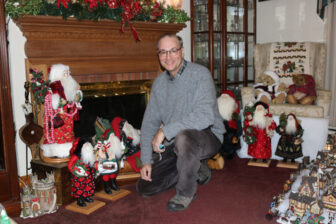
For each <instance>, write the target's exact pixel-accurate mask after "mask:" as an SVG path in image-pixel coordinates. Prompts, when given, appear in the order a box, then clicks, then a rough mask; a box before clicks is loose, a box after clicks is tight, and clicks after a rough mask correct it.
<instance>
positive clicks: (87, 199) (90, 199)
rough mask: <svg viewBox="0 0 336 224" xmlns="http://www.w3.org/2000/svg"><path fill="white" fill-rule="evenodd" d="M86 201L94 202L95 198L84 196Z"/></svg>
mask: <svg viewBox="0 0 336 224" xmlns="http://www.w3.org/2000/svg"><path fill="white" fill-rule="evenodd" d="M84 201H86V202H89V203H92V202H93V199H92V198H90V197H86V198H84Z"/></svg>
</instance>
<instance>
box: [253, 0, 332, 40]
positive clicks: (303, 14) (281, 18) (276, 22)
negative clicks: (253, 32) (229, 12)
mask: <svg viewBox="0 0 336 224" xmlns="http://www.w3.org/2000/svg"><path fill="white" fill-rule="evenodd" d="M316 4H317V3H316V0H269V1H265V2H258V3H257V43H267V42H274V41H314V42H325V40H326V35H325V28H326V26H325V24H326V23H325V21H323V20H321V19H320V17H319V16H318V15H317V14H316Z"/></svg>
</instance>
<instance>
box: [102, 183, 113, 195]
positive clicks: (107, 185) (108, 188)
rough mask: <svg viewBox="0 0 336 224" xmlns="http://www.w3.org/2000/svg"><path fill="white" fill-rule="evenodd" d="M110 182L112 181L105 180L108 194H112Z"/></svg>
mask: <svg viewBox="0 0 336 224" xmlns="http://www.w3.org/2000/svg"><path fill="white" fill-rule="evenodd" d="M109 182H110V181H109V180H108V181H104V191H105V193H106V194H112V191H111V188H110V185H109Z"/></svg>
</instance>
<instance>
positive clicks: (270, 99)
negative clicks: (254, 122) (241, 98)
mask: <svg viewBox="0 0 336 224" xmlns="http://www.w3.org/2000/svg"><path fill="white" fill-rule="evenodd" d="M253 87H254V89H255V97H256V101H262V102H264V103H266V104H268V105H269V104H272V103H273V104H282V103H284V101H285V99H286V85H285V84H284V83H280V81H279V76H278V75H277V74H276V73H275V72H273V71H265V72H264V73H263V74H261V75H260V76H259V80H258V83H257V84H255V85H254V86H253Z"/></svg>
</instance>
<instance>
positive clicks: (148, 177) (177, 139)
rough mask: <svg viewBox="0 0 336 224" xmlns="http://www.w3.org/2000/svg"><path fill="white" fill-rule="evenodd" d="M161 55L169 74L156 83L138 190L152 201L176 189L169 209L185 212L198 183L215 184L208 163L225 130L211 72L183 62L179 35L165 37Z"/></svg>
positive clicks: (160, 45) (160, 44) (146, 119)
mask: <svg viewBox="0 0 336 224" xmlns="http://www.w3.org/2000/svg"><path fill="white" fill-rule="evenodd" d="M157 49H158V56H159V60H160V64H161V66H162V67H163V68H164V69H165V70H166V71H165V72H163V73H162V74H160V75H159V76H158V77H157V78H156V80H155V81H154V83H153V86H152V91H151V96H150V100H149V102H148V105H147V108H146V112H145V115H144V119H143V122H142V127H141V162H142V168H141V171H140V174H141V179H140V180H139V181H138V184H137V190H138V192H139V194H140V195H142V196H151V195H154V194H157V193H160V192H163V191H165V190H168V189H170V188H172V187H174V186H175V185H176V195H175V196H174V197H173V198H172V199H171V200H170V201H169V202H168V204H167V208H168V210H169V211H182V210H185V209H186V208H188V206H189V204H190V203H191V201H193V200H194V198H195V196H196V190H197V182H198V183H199V184H206V183H207V182H208V181H209V180H210V175H211V171H210V169H209V167H208V166H207V161H206V159H207V158H210V157H212V156H213V155H215V154H216V153H217V152H218V150H219V148H220V146H221V142H222V141H223V134H224V131H225V129H224V125H223V121H222V118H221V117H220V115H219V111H218V106H217V101H216V92H215V87H214V84H213V80H212V76H211V74H210V72H209V70H208V69H206V68H204V67H203V66H200V65H197V64H193V63H190V62H187V61H185V60H184V48H183V41H182V39H181V38H180V37H179V36H176V35H175V34H165V35H163V36H161V37H160V38H159V40H158V43H157ZM162 144H164V147H163V148H162V147H161V145H162ZM153 151H154V152H155V153H154V154H153V155H152V153H153Z"/></svg>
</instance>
